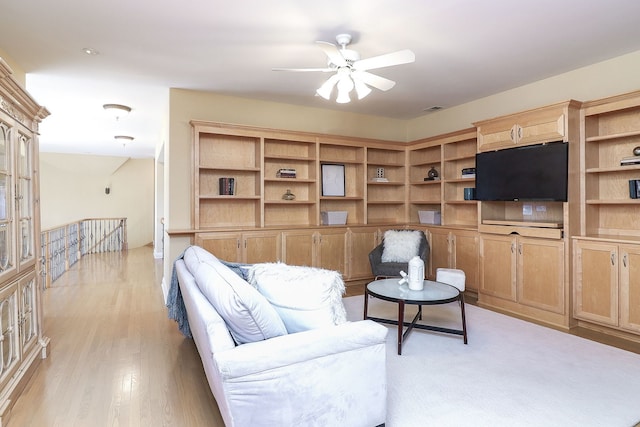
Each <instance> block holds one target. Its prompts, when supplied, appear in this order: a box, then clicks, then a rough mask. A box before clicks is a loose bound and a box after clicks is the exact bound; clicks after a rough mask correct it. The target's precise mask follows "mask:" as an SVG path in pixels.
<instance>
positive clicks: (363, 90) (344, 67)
mask: <svg viewBox="0 0 640 427" xmlns="http://www.w3.org/2000/svg"><path fill="white" fill-rule="evenodd" d="M336 41H337V42H338V46H339V47H338V46H336V45H334V44H333V43H329V42H324V41H317V42H316V44H317V45H318V47H319V48H320V49H322V50H323V51H324V53H325V54H326V55H327V66H326V67H325V68H274V69H273V70H274V71H302V72H306V71H319V72H325V73H330V72H335V74H333V75H332V76H331V77H329V78H328V79H327V81H325V82H324V83H323V84H322V86H320V88H318V90H316V93H317V94H318V95H320V96H321V97H323V98H324V99H327V100H328V99H331V93H332V92H333V89H334V87H336V88H337V89H338V95H337V98H336V102H338V103H341V104H344V103H347V102H349V101H351V99H350V98H349V93H350V92H351V91H352V90H353V89H354V88H355V90H356V94H357V96H358V99H362V98H364V97H365V96H367V95H369V94H370V93H371V88H370V87H369V86H371V87H374V88H376V89H379V90H382V91H387V90H389V89H391V88H392V87H393V86H395V84H396V82H394V81H393V80H389V79H387V78H384V77H380V76H378V75H375V74H372V73H370V72H369V70H373V69H377V68H384V67H391V66H393V65H400V64H408V63H410V62H414V61H415V60H416V56H415V54H414V53H413V52H412V51H410V50H409V49H405V50H400V51H397V52H392V53H387V54H384V55H379V56H374V57H371V58H366V59H360V54H359V53H358V52H356V51H355V50H351V49H347V45H348V44H349V43H351V35H350V34H338V35H337V36H336Z"/></svg>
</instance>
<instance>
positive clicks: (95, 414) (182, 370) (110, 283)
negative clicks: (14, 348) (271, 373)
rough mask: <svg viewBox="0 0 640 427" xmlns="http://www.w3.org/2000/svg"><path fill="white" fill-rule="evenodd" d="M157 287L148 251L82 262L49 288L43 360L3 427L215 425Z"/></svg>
mask: <svg viewBox="0 0 640 427" xmlns="http://www.w3.org/2000/svg"><path fill="white" fill-rule="evenodd" d="M161 281H162V262H161V260H155V259H154V258H153V251H152V249H151V248H149V247H144V248H139V249H132V250H129V251H128V252H126V253H107V254H96V255H89V256H86V257H83V258H82V260H81V261H80V262H79V263H78V264H76V265H75V266H73V267H72V269H71V270H70V271H69V272H67V273H65V274H64V275H63V276H62V277H61V278H60V279H58V280H57V281H55V282H54V283H53V285H52V287H51V288H49V289H47V290H46V291H45V292H44V294H43V305H44V325H45V328H44V330H45V335H46V336H48V337H50V338H51V346H50V349H51V352H50V355H49V357H48V358H47V359H45V360H43V361H42V364H41V365H40V367H39V368H38V370H37V371H36V372H35V374H34V376H33V377H32V378H31V380H30V382H29V383H28V384H27V386H26V388H25V390H24V393H23V394H22V395H21V396H20V398H19V399H18V400H17V401H16V404H15V406H14V407H13V409H12V411H11V414H10V416H9V421H8V423H7V425H8V426H15V427H24V426H38V427H49V426H65V427H67V426H82V427H84V426H91V427H94V426H172V427H179V426H189V427H191V426H212V427H218V426H220V427H222V426H224V423H223V422H222V418H221V417H220V413H219V411H218V408H217V406H216V403H215V400H214V398H213V396H212V394H211V391H210V389H209V386H208V383H207V381H206V378H205V375H204V371H203V368H202V363H201V361H200V357H199V355H198V352H197V350H196V348H195V345H194V343H193V341H192V340H190V339H185V338H183V337H182V335H181V334H180V333H179V332H178V329H177V326H176V323H175V322H173V321H172V320H170V319H168V318H167V310H166V308H165V306H164V302H163V296H162V290H161V287H160V283H161Z"/></svg>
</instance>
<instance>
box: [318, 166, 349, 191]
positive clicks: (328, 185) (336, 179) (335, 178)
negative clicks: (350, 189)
mask: <svg viewBox="0 0 640 427" xmlns="http://www.w3.org/2000/svg"><path fill="white" fill-rule="evenodd" d="M322 195H323V196H329V197H344V196H345V195H346V194H345V177H344V165H342V164H336V163H323V164H322Z"/></svg>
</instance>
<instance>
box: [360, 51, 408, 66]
mask: <svg viewBox="0 0 640 427" xmlns="http://www.w3.org/2000/svg"><path fill="white" fill-rule="evenodd" d="M415 60H416V55H415V54H414V53H413V52H412V51H410V50H409V49H405V50H399V51H397V52H392V53H387V54H384V55H379V56H374V57H371V58H365V59H361V60H359V61H356V62H354V63H353V68H354V69H356V70H362V71H365V70H373V69H374V68H383V67H391V66H393V65H400V64H408V63H410V62H414V61H415Z"/></svg>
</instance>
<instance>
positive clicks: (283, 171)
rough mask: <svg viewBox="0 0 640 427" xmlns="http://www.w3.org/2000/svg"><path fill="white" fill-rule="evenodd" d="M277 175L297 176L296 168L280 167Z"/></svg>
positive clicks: (279, 176)
mask: <svg viewBox="0 0 640 427" xmlns="http://www.w3.org/2000/svg"><path fill="white" fill-rule="evenodd" d="M276 177H277V178H295V177H296V170H295V169H293V168H286V169H278V172H277V173H276Z"/></svg>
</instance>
